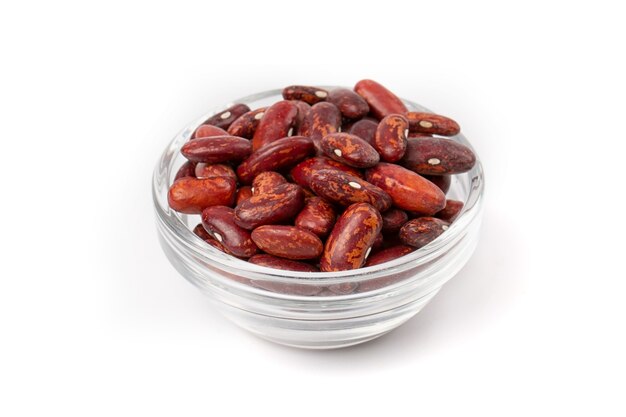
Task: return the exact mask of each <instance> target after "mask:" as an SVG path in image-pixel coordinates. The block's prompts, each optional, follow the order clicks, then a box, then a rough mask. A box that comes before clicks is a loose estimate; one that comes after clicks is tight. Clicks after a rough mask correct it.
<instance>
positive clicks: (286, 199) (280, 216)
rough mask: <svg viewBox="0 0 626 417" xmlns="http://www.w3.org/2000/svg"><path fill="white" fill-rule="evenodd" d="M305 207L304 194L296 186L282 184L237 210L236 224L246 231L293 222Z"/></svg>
mask: <svg viewBox="0 0 626 417" xmlns="http://www.w3.org/2000/svg"><path fill="white" fill-rule="evenodd" d="M303 205H304V193H303V192H302V188H300V186H298V185H296V184H281V185H279V186H277V187H276V188H275V189H274V190H273V191H272V192H269V193H264V194H258V195H253V196H252V197H250V198H249V199H247V200H244V201H242V202H241V204H240V205H238V206H237V207H236V208H235V222H236V223H237V224H238V225H239V226H240V227H243V228H244V229H248V230H251V229H254V228H256V227H258V226H262V225H265V224H277V223H284V222H288V221H291V220H293V218H294V217H296V215H297V214H298V213H299V212H300V210H301V209H302V206H303Z"/></svg>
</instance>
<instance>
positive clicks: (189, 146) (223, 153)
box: [181, 136, 252, 164]
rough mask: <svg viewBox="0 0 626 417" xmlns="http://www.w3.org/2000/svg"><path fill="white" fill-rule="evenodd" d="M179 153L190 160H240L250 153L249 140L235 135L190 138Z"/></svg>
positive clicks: (215, 161) (211, 162)
mask: <svg viewBox="0 0 626 417" xmlns="http://www.w3.org/2000/svg"><path fill="white" fill-rule="evenodd" d="M181 153H182V154H183V155H184V156H185V158H187V159H188V160H190V161H192V162H207V163H210V164H219V163H220V162H230V161H241V160H243V159H245V158H247V157H248V156H249V155H250V154H251V153H252V146H251V144H250V141H249V140H247V139H244V138H238V137H237V136H213V137H209V138H198V139H193V140H190V141H189V142H187V143H185V144H184V145H183V147H182V148H181Z"/></svg>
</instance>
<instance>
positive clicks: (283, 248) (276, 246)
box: [251, 225, 323, 260]
mask: <svg viewBox="0 0 626 417" xmlns="http://www.w3.org/2000/svg"><path fill="white" fill-rule="evenodd" d="M251 236H252V240H253V241H254V243H256V245H257V246H258V247H259V248H260V249H261V250H262V251H264V252H267V253H269V254H270V255H274V256H279V257H281V258H287V259H295V260H302V259H315V258H318V257H319V256H320V255H321V253H322V249H323V244H322V241H321V240H320V238H319V237H317V235H316V234H315V233H313V232H310V231H308V230H305V229H300V228H299V227H296V226H279V225H266V226H260V227H257V228H256V229H254V230H253V231H252V235H251Z"/></svg>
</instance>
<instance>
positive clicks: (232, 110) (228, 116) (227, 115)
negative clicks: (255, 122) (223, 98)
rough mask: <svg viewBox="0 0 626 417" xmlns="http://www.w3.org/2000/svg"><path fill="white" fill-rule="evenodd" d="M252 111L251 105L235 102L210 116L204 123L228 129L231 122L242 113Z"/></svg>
mask: <svg viewBox="0 0 626 417" xmlns="http://www.w3.org/2000/svg"><path fill="white" fill-rule="evenodd" d="M249 111H250V107H248V106H247V105H245V104H241V103H239V104H234V105H233V106H231V107H229V108H227V109H226V110H224V111H222V112H219V113H217V114H215V115H213V116H211V117H209V118H208V119H207V120H206V121H205V122H204V124H205V125H213V126H217V127H220V128H222V129H228V127H229V126H230V124H231V123H232V122H234V121H235V120H237V119H238V118H239V117H240V116H241V115H242V114H244V113H247V112H249Z"/></svg>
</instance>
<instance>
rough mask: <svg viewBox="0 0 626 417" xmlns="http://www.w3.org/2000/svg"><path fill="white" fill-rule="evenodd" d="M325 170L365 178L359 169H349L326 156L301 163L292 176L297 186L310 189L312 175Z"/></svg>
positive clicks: (291, 173)
mask: <svg viewBox="0 0 626 417" xmlns="http://www.w3.org/2000/svg"><path fill="white" fill-rule="evenodd" d="M323 169H334V170H337V171H342V172H345V173H347V174H350V175H352V176H355V177H359V178H363V173H362V172H361V171H359V170H358V169H356V168H352V167H349V166H347V165H345V164H342V163H341V162H337V161H333V160H332V159H329V158H326V157H324V156H318V157H315V158H309V159H307V160H305V161H302V162H300V163H299V164H298V165H296V166H295V167H293V169H292V170H291V172H290V175H291V178H292V179H293V181H294V182H295V183H296V184H298V185H300V186H301V187H302V188H305V189H310V188H311V177H312V175H313V174H314V173H315V172H317V171H321V170H323Z"/></svg>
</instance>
